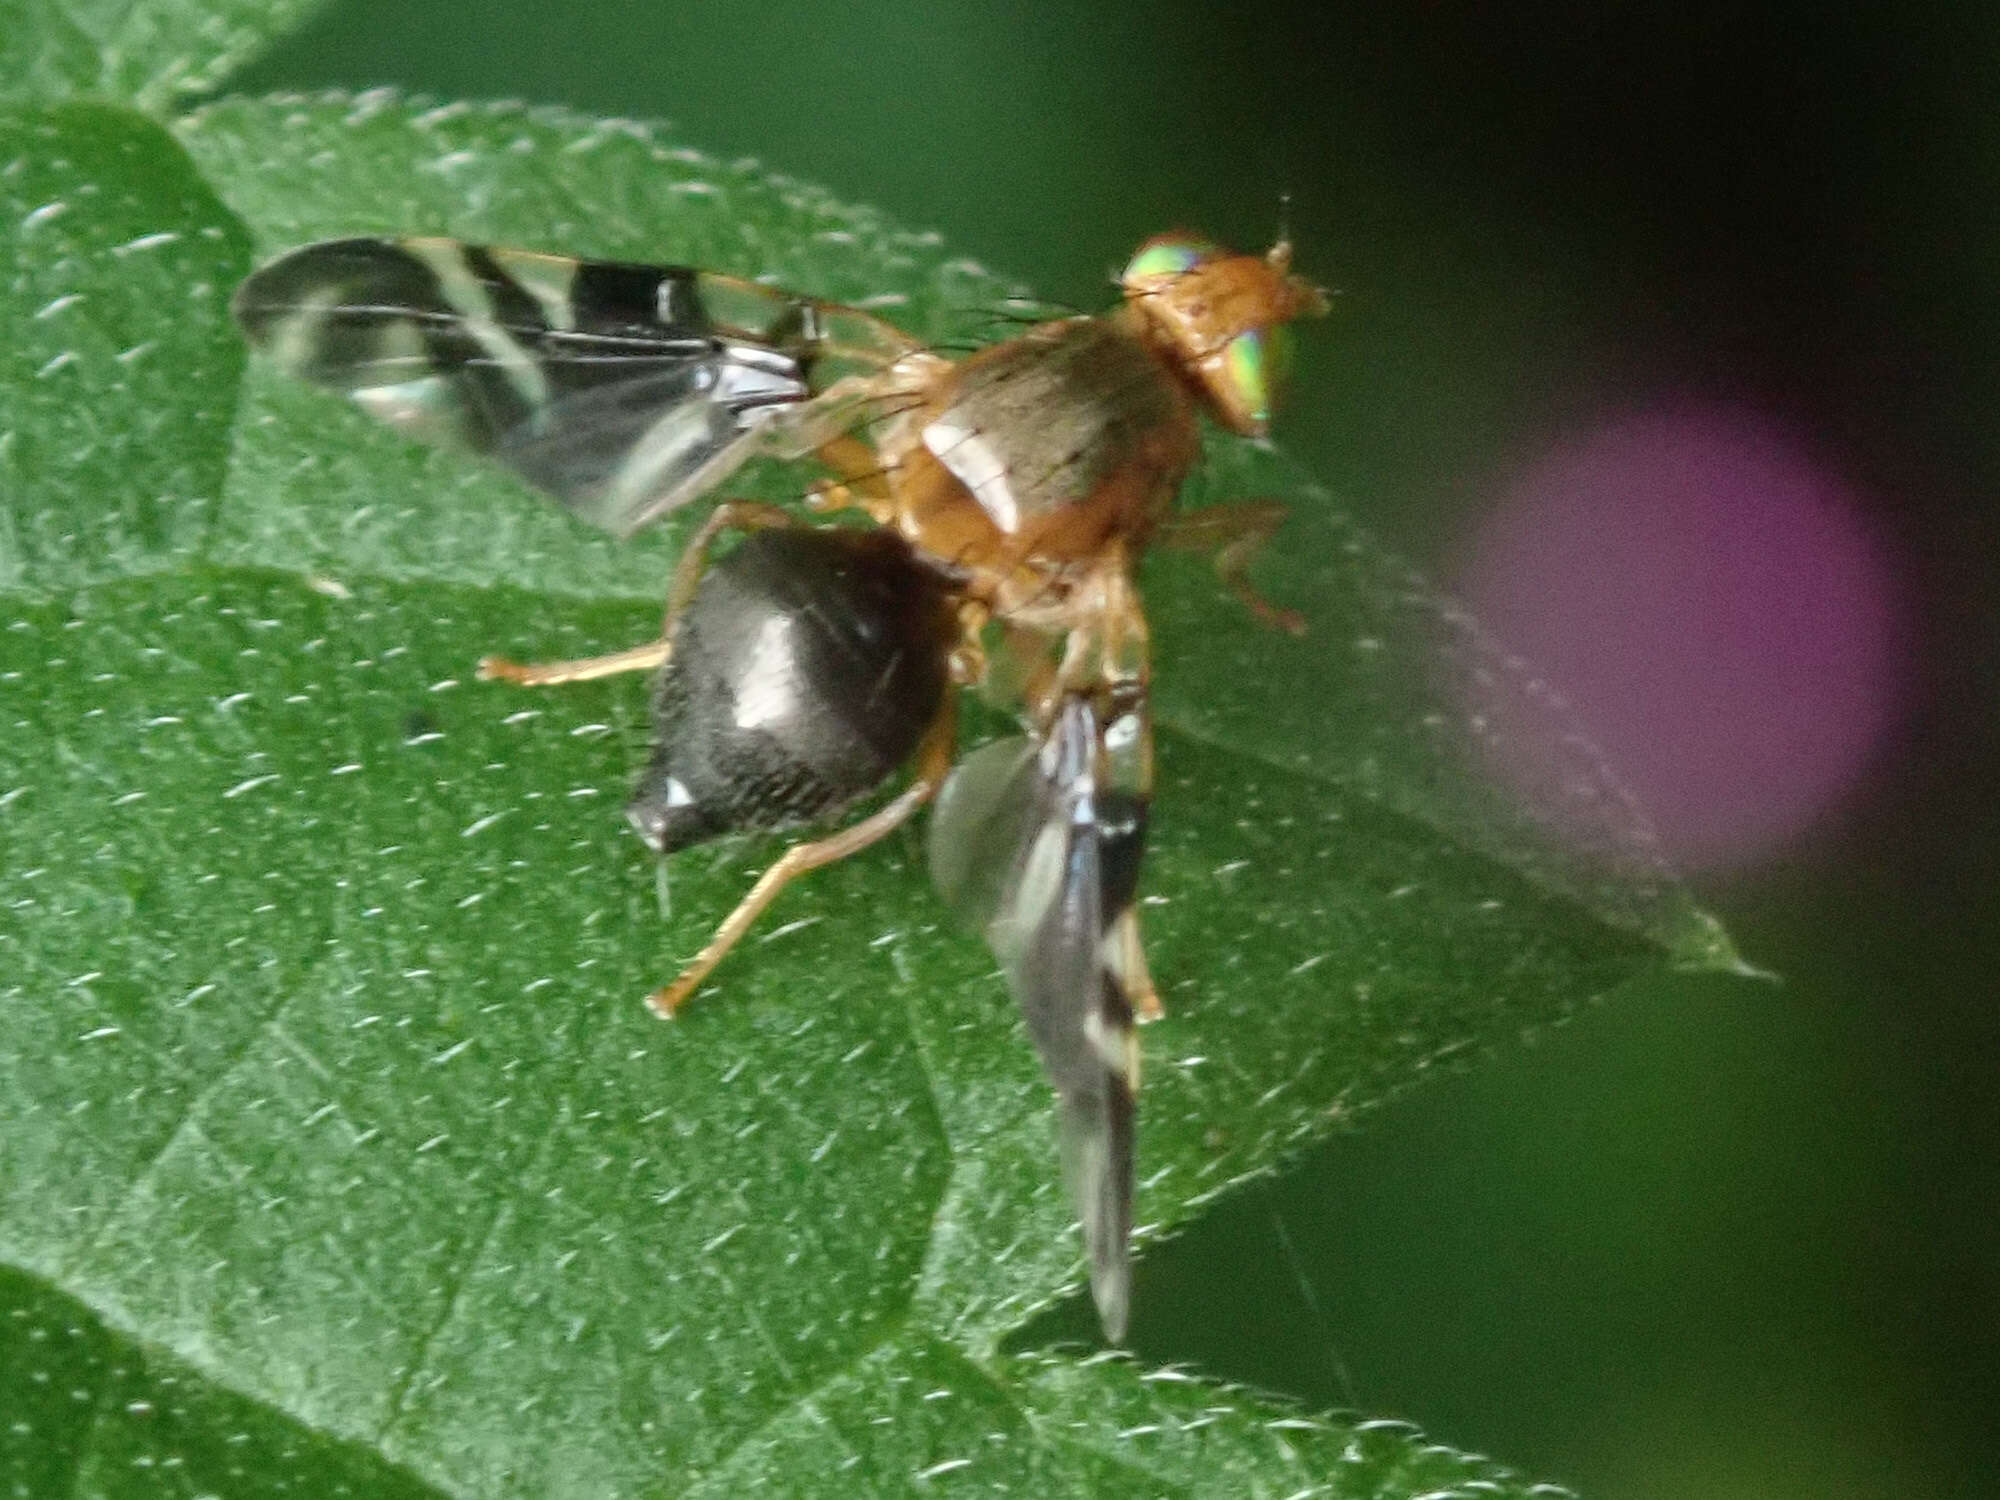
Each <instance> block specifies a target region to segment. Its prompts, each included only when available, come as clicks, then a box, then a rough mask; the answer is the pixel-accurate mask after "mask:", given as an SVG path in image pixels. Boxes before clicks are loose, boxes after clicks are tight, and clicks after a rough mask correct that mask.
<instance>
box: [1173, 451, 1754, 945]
mask: <svg viewBox="0 0 2000 1500" xmlns="http://www.w3.org/2000/svg"><path fill="white" fill-rule="evenodd" d="M1253 496H1254V497H1266V496H1278V497H1282V498H1283V500H1284V502H1285V503H1286V505H1287V507H1288V511H1289V514H1288V515H1287V517H1286V519H1285V522H1284V527H1283V530H1282V531H1281V532H1280V533H1279V534H1278V537H1277V539H1276V541H1275V542H1274V544H1273V545H1272V546H1270V547H1268V548H1267V549H1265V551H1264V552H1263V553H1262V554H1261V555H1260V556H1259V557H1258V558H1257V561H1256V564H1255V566H1254V568H1253V569H1252V574H1253V577H1254V580H1255V582H1256V585H1257V587H1258V589H1259V590H1260V591H1261V592H1262V593H1263V595H1264V596H1265V597H1266V598H1267V599H1269V600H1270V601H1272V602H1273V603H1274V604H1277V605H1280V606H1283V607H1285V608H1287V609H1291V610H1296V611H1297V612H1299V613H1300V614H1301V615H1303V616H1304V618H1305V619H1306V621H1307V622H1308V628H1307V630H1306V632H1305V634H1304V635H1303V636H1300V637H1296V638H1295V637H1293V636H1290V635H1287V634H1285V633H1284V632H1282V631H1275V630H1271V629H1269V628H1267V627H1265V626H1264V625H1262V624H1260V623H1259V622H1258V621H1257V620H1256V619H1255V618H1254V617H1253V616H1252V615H1251V613H1250V612H1249V611H1248V610H1246V609H1244V608H1243V607H1242V606H1241V605H1240V604H1239V603H1238V602H1237V601H1235V600H1233V599H1231V598H1229V597H1228V596H1227V594H1226V593H1225V592H1224V590H1223V589H1222V587H1221V586H1220V585H1219V584H1218V583H1217V582H1216V579H1215V576H1214V574H1213V572H1212V571H1211V570H1210V569H1209V568H1208V567H1207V565H1206V564H1205V563H1204V562H1203V561H1202V560H1201V559H1199V558H1197V557H1195V556H1181V555H1159V556H1156V557H1155V558H1153V559H1149V571H1148V575H1147V588H1146V602H1147V617H1148V620H1149V623H1150V624H1151V626H1152V629H1153V636H1152V639H1153V654H1154V660H1155V661H1156V662H1158V663H1159V667H1158V669H1157V671H1156V672H1155V674H1154V677H1153V680H1152V684H1151V692H1152V709H1153V715H1154V722H1155V723H1156V724H1158V725H1160V726H1162V727H1163V728H1164V729H1166V730H1168V731H1170V732H1172V731H1180V732H1182V733H1185V734H1188V735H1191V736H1192V737H1194V738H1195V739H1198V740H1200V741H1202V742H1203V743H1206V744H1212V745H1220V746H1223V747H1225V748H1227V749H1229V750H1232V751H1235V752H1238V753H1240V754H1243V755H1245V756H1247V757H1249V758H1250V759H1252V760H1254V761H1260V762H1264V763H1268V764H1271V765H1275V766H1280V767H1283V768H1285V769H1286V770H1289V771H1294V772H1296V773H1298V774H1300V775H1303V776H1306V777H1309V778H1311V779H1313V780H1316V781H1321V782H1325V783H1327V784H1328V785H1330V786H1335V787H1339V788H1341V789H1343V790H1345V791H1352V792H1354V793H1356V794H1358V795H1360V796H1362V797H1364V798H1366V799H1368V800H1371V801H1374V802H1378V803H1380V804H1383V805H1386V806H1388V807H1390V808H1392V809H1394V810H1395V811H1397V812H1399V813H1402V814H1405V815H1408V816H1410V817H1412V818H1414V819H1416V820H1418V821H1421V822H1423V823H1426V824H1428V825H1430V826H1431V827H1433V828H1435V829H1436V830H1438V831H1439V832H1440V833H1442V834H1443V835H1444V836H1445V837H1446V839H1448V840H1450V841H1453V842H1456V843H1461V844H1463V845H1464V846H1466V847H1468V848H1470V849H1473V850H1477V851H1479V852H1480V853H1482V854H1485V855H1487V856H1488V857H1490V858H1492V859H1494V860H1496V861H1498V862H1499V863H1501V864H1503V865H1505V866H1507V867H1508V868H1510V869H1512V870H1514V871H1516V872H1517V873H1519V874H1520V875H1522V876H1524V877H1525V878H1526V879H1527V880H1529V881H1530V882H1531V883H1532V884H1534V885H1535V886H1537V887H1539V888H1541V889H1543V890H1545V891H1548V892H1551V893H1554V894H1557V895H1560V896H1562V897H1564V898H1566V899H1569V900H1571V901H1574V902H1575V903H1576V904H1577V905H1579V906H1580V907H1581V908H1582V909H1584V910H1587V911H1590V912H1592V913H1594V914H1595V915H1597V916H1599V917H1600V918H1602V919H1603V920H1605V921H1607V922H1609V923H1611V924H1613V925H1615V926H1618V927H1621V928H1624V929H1626V930H1628V931H1632V932H1635V933H1639V934H1643V935H1644V936H1646V937H1647V938H1649V939H1651V940H1653V941H1655V942H1658V943H1659V944H1661V946H1663V947H1664V948H1665V949H1666V950H1667V951H1668V952H1669V953H1670V954H1672V955H1673V956H1674V957H1675V958H1676V959H1678V960H1681V961H1684V962H1689V963H1700V964H1706V963H1724V964H1727V963H1731V962H1735V961H1736V960H1735V957H1734V952H1733V950H1732V949H1731V948H1730V947H1729V944H1728V940H1727V937H1726V935H1725V934H1723V933H1722V931H1721V929H1720V928H1719V927H1718V926H1717V925H1716V923H1715V922H1714V920H1713V918H1711V917H1710V916H1709V915H1708V914H1707V913H1705V912H1704V911H1702V910H1701V909H1700V908H1699V907H1698V906H1697V905H1696V903H1695V901H1694V899H1693V896H1692V894H1691V893H1690V892H1689V890H1688V888H1687V886H1686V885H1685V884H1684V883H1683V882H1682V881H1681V879H1680V878H1679V876H1678V874H1677V873H1676V871H1675V870H1674V868H1673V866H1672V863H1671V861H1670V860H1669V859H1668V858H1667V856H1666V854H1665V852H1664V851H1663V849H1662V847H1661V844H1660V840H1659V838H1658V836H1657V834H1656V833H1655V831H1654V829H1653V827H1652V826H1651V823H1650V821H1649V820H1648V818H1647V816H1646V815H1645V813H1644V811H1643V810H1642V809H1641V808H1640V806H1639V805H1638V803H1637V801H1636V800H1635V798H1634V797H1633V795H1632V794H1631V793H1630V792H1629V791H1628V789H1627V787H1626V786H1625V784H1624V782H1623V780H1622V779H1621V777H1620V776H1619V775H1618V773H1617V771H1616V769H1615V768H1614V767H1613V766H1612V765H1611V764H1610V763H1609V761H1608V760H1607V759H1606V757H1605V755H1604V754H1603V752H1602V751H1601V750H1600V748H1599V747H1598V745H1597V743H1596V741H1595V740H1594V738H1593V737H1592V735H1591V734H1590V732H1589V729H1588V727H1587V725H1586V724H1585V723H1584V722H1583V721H1582V719H1581V717H1580V716H1579V715H1578V713H1577V712H1576V711H1575V710H1574V709H1573V708H1572V707H1571V706H1570V705H1569V704H1568V703H1567V702H1566V701H1565V699H1564V698H1563V696H1562V695H1561V693H1560V691H1559V690H1558V688H1557V687H1556V685H1554V684H1552V683H1550V682H1549V681H1548V680H1547V679H1545V678H1544V677H1542V676H1541V675H1540V674H1539V673H1538V672H1537V671H1536V670H1535V668H1534V666H1533V665H1532V664H1531V663H1528V662H1525V661H1523V660H1522V659H1520V658H1519V657H1517V656H1515V655H1513V654H1512V653H1510V652H1509V651H1508V650H1507V649H1506V648H1505V646H1504V645H1502V644H1501V643H1499V642H1498V641H1497V640H1496V639H1495V638H1494V637H1493V636H1492V635H1490V634H1489V633H1488V632H1487V630H1486V629H1485V628H1484V627H1483V626H1482V625H1481V624H1480V623H1479V621H1478V620H1477V619H1475V618H1474V617H1473V616H1472V615H1471V614H1470V613H1469V612H1468V611H1467V610H1466V608H1465V607H1464V606H1463V605H1461V604H1459V603H1458V602H1457V601H1455V600H1454V599H1452V598H1451V597H1450V596H1448V595H1447V594H1445V593H1443V592H1442V591H1441V590H1439V589H1438V588H1437V587H1436V586H1435V585H1433V584H1432V583H1430V582H1429V581H1428V580H1427V579H1425V578H1423V577H1422V576H1420V575H1419V574H1418V573H1416V571H1415V570H1414V569H1412V568H1411V567H1410V566H1409V564H1407V563H1406V562H1404V561H1403V560H1402V559H1400V558H1398V557H1396V556H1395V555H1394V554H1393V553H1391V552H1389V551H1388V550H1387V549H1385V548H1384V547H1383V546H1382V545H1381V544H1380V543H1379V542H1377V541H1376V540H1375V539H1374V538H1373V537H1371V536H1369V535H1368V534H1367V533H1366V532H1365V531H1363V530H1361V529H1360V528H1359V527H1357V526H1356V525H1355V524H1354V522H1353V521H1352V520H1351V519H1350V518H1349V517H1348V516H1347V515H1346V514H1345V513H1344V512H1343V511H1342V509H1341V507H1340V504H1339V502H1338V500H1337V499H1336V498H1335V497H1334V496H1333V495H1331V494H1329V493H1328V492H1327V491H1326V490H1325V489H1324V488H1323V487H1321V486H1319V485H1318V484H1316V483H1315V482H1314V481H1313V480H1312V479H1311V478H1310V477H1309V476H1307V475H1306V474H1305V473H1304V472H1303V471H1302V470H1301V469H1300V468H1299V467H1298V466H1297V465H1296V464H1295V463H1293V462H1292V461H1291V460H1289V459H1288V458H1286V457H1285V456H1284V455H1282V454H1280V453H1278V452H1275V451H1273V450H1271V449H1269V448H1266V447H1262V446H1260V445H1256V444H1251V443H1243V442H1233V441H1232V442H1222V443H1217V444H1215V445H1212V446H1211V448H1210V450H1209V453H1208V460H1207V462H1206V463H1205V465H1204V467H1203V470H1202V472H1201V473H1200V474H1199V475H1198V476H1197V477H1196V480H1195V481H1194V482H1193V483H1191V484H1190V485H1189V487H1188V493H1187V495H1186V496H1185V497H1184V499H1183V506H1184V507H1185V508H1186V509H1189V510H1198V509H1199V508H1200V507H1202V506H1206V505H1211V504H1216V505H1226V504H1229V503H1232V502H1234V501H1238V500H1241V499H1243V498H1245V497H1253Z"/></svg>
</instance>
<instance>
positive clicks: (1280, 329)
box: [1222, 324, 1292, 423]
mask: <svg viewBox="0 0 2000 1500" xmlns="http://www.w3.org/2000/svg"><path fill="white" fill-rule="evenodd" d="M1291 368H1292V337H1291V330H1290V329H1289V328H1287V327H1285V326H1284V325H1283V324H1279V325H1278V326H1277V327H1275V328H1253V329H1251V330H1250V331H1249V332H1248V333H1239V334H1237V335H1236V337H1235V338H1233V339H1231V340H1230V341H1229V342H1228V343H1227V344H1226V345H1224V346H1223V350H1222V376H1223V379H1224V380H1225V381H1226V382H1227V383H1228V389H1229V403H1228V404H1230V405H1232V406H1234V407H1235V408H1236V410H1238V411H1239V412H1241V413H1242V414H1243V415H1244V416H1246V417H1248V418H1249V419H1250V420H1251V421H1253V422H1258V423H1263V422H1268V421H1270V420H1271V403H1272V401H1273V399H1274V398H1275V397H1276V396H1277V393H1278V392H1279V391H1280V390H1281V389H1282V388H1283V387H1284V384H1285V377H1286V376H1287V375H1289V374H1290V373H1291Z"/></svg>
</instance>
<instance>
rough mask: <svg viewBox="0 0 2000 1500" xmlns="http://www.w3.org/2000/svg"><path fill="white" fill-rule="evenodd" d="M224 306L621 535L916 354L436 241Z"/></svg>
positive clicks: (296, 274)
mask: <svg viewBox="0 0 2000 1500" xmlns="http://www.w3.org/2000/svg"><path fill="white" fill-rule="evenodd" d="M235 312H236V319H237V322H238V323H239V324H240V325H241V326H242V328H243V331H244V333H245V335H246V336H247V337H248V339H249V340H250V342H251V343H252V345H254V346H255V347H256V348H258V349H259V350H261V351H262V352H263V353H265V354H266V355H268V356H270V357H271V358H272V359H273V360H274V361H275V362H276V363H277V364H278V365H279V366H280V368H282V369H284V370H285V371H286V372H287V373H289V374H293V375H297V376H299V377H301V378H303V379H306V380H310V381H312V382H314V383H315V384H318V385H323V386H327V387H329V388H331V389H333V390H338V391H343V392H345V393H346V394H348V395H349V396H351V397H353V398H354V400H355V401H356V402H357V403H359V404H360V405H361V406H362V407H363V408H365V409H366V410H368V411H369V412H372V413H373V414H374V415H375V416H377V417H379V418H380V419H381V420H383V421H384V422H387V423H388V424H389V425H391V426H393V427H395V428H397V429H399V430H400V431H403V432H406V433H408V434H410V435H411V436H414V437H418V438H422V439H424V440H426V441H429V442H435V443H440V444H444V445H447V446H454V447H460V448H465V449H469V450H471V451H474V452H477V453H483V454H488V455H490V456H491V457H493V458H495V459H497V460H499V461H500V462H501V463H503V464H505V465H506V466H507V467H508V468H510V469H512V470H514V471H515V472H516V473H517V474H519V475H520V476H521V477H523V478H524V479H526V480H527V481H528V482H529V483H531V484H533V485H535V486H537V487H538V488H540V489H543V490H545V491H547V492H548V493H550V494H551V495H554V496H555V497H556V498H557V499H559V500H561V501H562V502H563V503H564V504H566V505H568V506H569V507H570V508H571V509H573V510H575V511H576V512H577V513H578V514H579V515H581V516H583V517H584V518H585V519H587V520H589V521H592V522H594V523H596V524H597V525H600V526H603V527H605V528H606V529H607V530H610V531H614V532H617V533H619V534H621V535H622V534H625V533H628V532H631V531H634V530H636V529H637V528H639V527H640V526H643V525H645V524H646V523H647V522H648V521H651V520H653V519H655V518H656V517H658V516H661V515H664V514H665V513H666V512H668V511H670V510H672V509H674V508H675V507H676V506H679V505H682V504H684V503H686V502H687V501H689V500H692V499H694V498H696V497H697V496H699V495H701V494H703V493H704V492H706V491H708V490H710V489H712V488H713V487H714V486H715V485H716V484H718V483H719V482H721V480H723V479H724V478H725V477H727V476H728V474H729V473H730V472H731V471H733V470H734V469H735V468H737V466H739V465H740V464H742V463H743V461H744V460H745V459H746V458H748V457H749V456H750V455H751V453H752V452H754V451H755V450H756V448H757V444H758V440H759V438H760V436H761V434H762V430H763V429H765V428H766V427H767V426H768V424H769V423H770V422H771V420H772V419H773V418H774V417H776V416H777V415H778V414H780V413H782V412H784V411H786V410H787V409H794V408H797V407H800V406H802V405H803V404H805V403H807V402H810V401H811V400H812V399H813V398H814V397H815V396H818V395H820V394H821V393H822V392H824V391H825V390H827V388H828V387H829V386H830V385H831V384H833V382H834V381H836V380H838V379H839V378H841V377H842V376H843V375H849V374H864V375H865V374H869V373H873V372H876V371H879V370H881V369H883V368H885V367H887V366H888V365H890V364H892V363H894V362H895V361H896V360H897V359H899V358H901V357H902V356H903V355H905V354H907V353H910V352H911V351H912V350H913V349H914V348H915V347H916V346H915V343H914V341H912V340H911V339H909V338H908V337H907V336H906V335H904V334H902V333H899V332H898V331H896V330H895V329H893V328H891V327H890V326H889V325H887V324H885V323H883V322H881V321H879V320H878V319H875V318H871V317H869V316H868V315H867V314H865V313H861V312H857V311H855V310H854V309H852V308H846V307H841V306H838V305H836V304H832V303H823V302H815V301H812V300H811V299H808V298H803V297H795V296H792V295H790V294H789V293H785V292H781V291H778V290H775V289H774V288H770V287H765V286H761V285H759V284H757V283H755V282H749V281H740V280H738V279H736V278H734V277H729V276H719V275H716V274H714V273H711V272H706V271H696V270H691V269H688V268H686V267H681V266H643V265H628V264H623V263H619V262H612V261H587V260H574V259H571V258H569V257H566V256H560V255H540V254H535V253H532V252H528V251H522V250H502V249H489V248H486V247H483V246H478V245H467V244H462V243H460V242H459V241H456V240H445V239H425V238H409V239H394V240H387V239H350V240H328V241H325V242H323V243H321V244H316V245H307V246H305V247H304V248H303V249H299V250H294V251H292V252H291V253H289V254H287V255H285V256H282V257H281V258H279V259H278V260H276V261H273V262H272V263H271V264H269V265H267V266H265V267H263V268H262V269H261V270H259V271H257V272H255V273H254V274H253V275H252V276H250V278H249V279H248V280H246V281H245V282H244V283H243V285H242V287H241V288H240V289H239V290H238V292H237V294H236V299H235Z"/></svg>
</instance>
